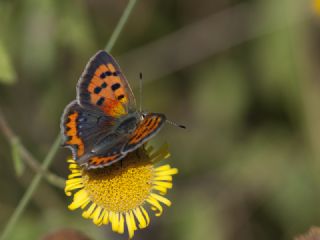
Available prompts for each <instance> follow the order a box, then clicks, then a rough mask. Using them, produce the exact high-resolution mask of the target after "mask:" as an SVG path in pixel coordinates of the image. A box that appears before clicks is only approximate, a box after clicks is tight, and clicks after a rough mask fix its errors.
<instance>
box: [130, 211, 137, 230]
mask: <svg viewBox="0 0 320 240" xmlns="http://www.w3.org/2000/svg"><path fill="white" fill-rule="evenodd" d="M129 215H130V218H131V221H132V226H133V230H137V225H136V220H135V219H134V216H133V212H132V211H130V212H129Z"/></svg>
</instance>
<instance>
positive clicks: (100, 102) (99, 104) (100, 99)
mask: <svg viewBox="0 0 320 240" xmlns="http://www.w3.org/2000/svg"><path fill="white" fill-rule="evenodd" d="M103 102H104V97H101V98H99V100H98V101H97V103H96V104H97V105H98V106H101V105H102V104H103Z"/></svg>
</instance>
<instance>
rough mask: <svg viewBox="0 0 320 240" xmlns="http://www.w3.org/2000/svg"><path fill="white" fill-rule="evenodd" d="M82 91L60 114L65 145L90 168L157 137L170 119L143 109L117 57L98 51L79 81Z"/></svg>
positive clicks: (121, 155)
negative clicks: (137, 105)
mask: <svg viewBox="0 0 320 240" xmlns="http://www.w3.org/2000/svg"><path fill="white" fill-rule="evenodd" d="M76 89H77V97H76V100H74V101H72V102H71V103H70V104H69V105H67V106H66V108H65V110H64V113H63V115H62V118H61V134H62V136H63V144H62V145H63V146H64V147H68V148H70V149H71V151H72V155H73V158H74V159H75V160H76V161H77V162H78V163H79V164H80V165H81V166H83V167H85V168H87V169H93V168H101V167H105V166H109V165H111V164H113V163H115V162H117V161H119V160H121V159H122V158H124V157H125V156H126V155H127V154H128V153H129V152H132V151H134V150H136V149H137V148H139V147H140V146H142V145H143V144H144V143H145V142H146V141H148V140H149V139H151V138H152V137H154V136H155V135H156V134H157V133H158V132H159V130H160V129H161V128H162V127H163V125H164V123H165V122H166V121H167V120H166V116H165V115H164V114H162V113H149V112H148V113H147V112H142V111H138V110H137V108H136V101H135V98H134V95H133V93H132V90H131V88H130V86H129V83H128V81H127V80H126V78H125V76H124V75H123V73H122V71H121V69H120V67H119V65H118V64H117V63H116V61H115V60H114V58H113V57H112V56H111V55H110V54H108V53H107V52H105V51H99V52H97V53H96V54H95V55H94V56H93V57H92V58H91V59H90V60H89V62H88V64H87V66H86V67H85V70H84V72H83V73H82V75H81V77H80V79H79V81H78V84H77V87H76Z"/></svg>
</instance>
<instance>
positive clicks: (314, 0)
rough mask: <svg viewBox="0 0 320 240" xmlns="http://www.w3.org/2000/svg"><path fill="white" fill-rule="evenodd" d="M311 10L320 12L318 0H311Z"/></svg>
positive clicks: (319, 0)
mask: <svg viewBox="0 0 320 240" xmlns="http://www.w3.org/2000/svg"><path fill="white" fill-rule="evenodd" d="M313 10H314V11H315V13H316V14H320V0H313Z"/></svg>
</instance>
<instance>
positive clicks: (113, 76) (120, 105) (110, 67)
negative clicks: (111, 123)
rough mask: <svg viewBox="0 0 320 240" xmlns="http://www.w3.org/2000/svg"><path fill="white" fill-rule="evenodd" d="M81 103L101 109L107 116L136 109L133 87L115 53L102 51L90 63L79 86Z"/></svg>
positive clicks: (114, 115) (122, 113)
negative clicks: (114, 55) (116, 59)
mask: <svg viewBox="0 0 320 240" xmlns="http://www.w3.org/2000/svg"><path fill="white" fill-rule="evenodd" d="M77 97H78V101H79V104H80V105H81V106H89V107H95V108H99V109H101V110H102V111H103V112H104V113H105V114H106V115H108V116H113V117H120V116H123V115H125V114H127V113H128V112H129V111H130V110H133V109H135V99H134V96H133V93H132V90H131V88H130V86H129V84H128V82H127V80H126V78H125V77H124V75H123V73H122V72H121V69H120V67H119V65H118V64H117V63H116V61H115V60H114V59H113V57H112V56H111V55H109V54H108V53H106V52H105V51H99V52H98V53H97V54H96V55H94V56H93V57H92V58H91V59H90V61H89V62H88V64H87V66H86V68H85V70H84V72H83V74H82V76H81V77H80V80H79V82H78V86H77Z"/></svg>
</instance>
